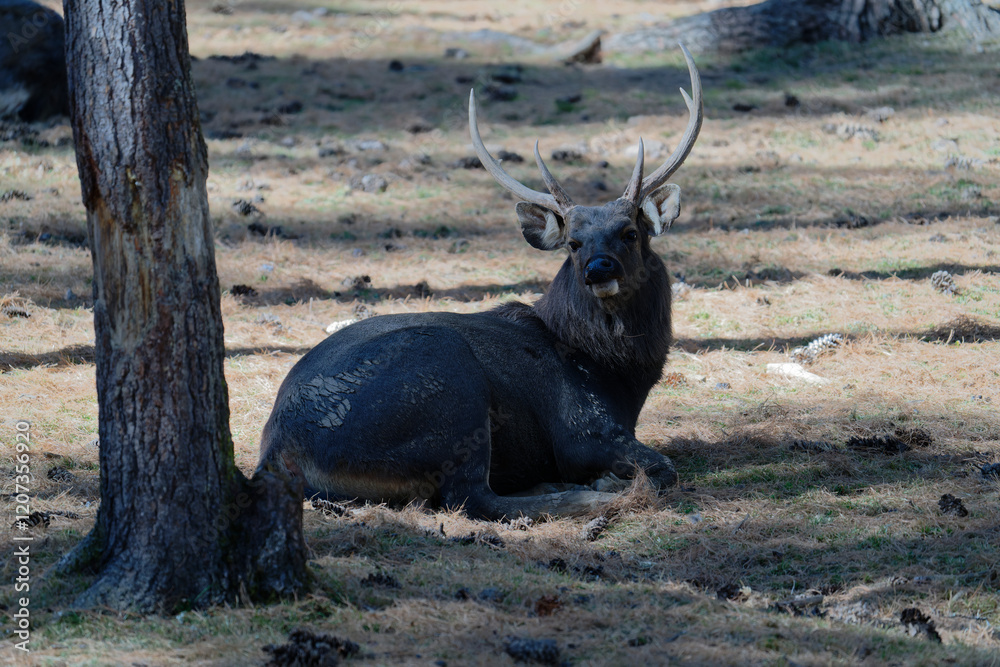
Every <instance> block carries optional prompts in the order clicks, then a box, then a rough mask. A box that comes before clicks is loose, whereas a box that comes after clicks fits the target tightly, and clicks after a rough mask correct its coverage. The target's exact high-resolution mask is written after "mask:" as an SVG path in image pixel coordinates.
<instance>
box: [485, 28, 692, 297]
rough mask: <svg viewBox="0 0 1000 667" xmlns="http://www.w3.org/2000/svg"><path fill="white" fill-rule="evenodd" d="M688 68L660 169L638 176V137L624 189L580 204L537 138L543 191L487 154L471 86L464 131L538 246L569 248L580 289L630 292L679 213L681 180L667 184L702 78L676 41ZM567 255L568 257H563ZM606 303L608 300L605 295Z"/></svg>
mask: <svg viewBox="0 0 1000 667" xmlns="http://www.w3.org/2000/svg"><path fill="white" fill-rule="evenodd" d="M681 50H682V51H683V52H684V58H685V60H686V61H687V66H688V72H689V73H690V75H691V91H692V94H693V96H694V99H693V100H692V98H691V97H689V96H688V94H687V93H686V92H685V91H684V89H683V88H682V89H681V95H683V96H684V101H685V102H686V104H687V107H688V112H689V120H688V124H687V129H686V130H685V131H684V136H683V137H682V138H681V141H680V143H679V144H678V146H677V148H676V149H675V150H674V152H673V154H671V155H670V157H669V158H667V160H666V162H664V163H663V164H662V165H661V166H660V167H659V169H657V170H656V171H654V172H653V173H652V174H650V175H649V176H647V177H646V178H643V145H642V140H641V139H640V140H639V154H638V157H637V158H636V162H635V169H634V170H633V171H632V178H631V180H630V181H629V183H628V186H627V187H626V188H625V193H624V194H623V195H622V196H621V197H619V198H618V199H616V200H615V201H612V202H609V203H607V204H604V205H603V206H579V205H577V204H575V203H574V202H573V200H572V199H571V198H570V196H569V195H568V194H567V193H566V191H565V190H564V189H563V188H562V186H561V185H559V182H558V181H556V179H555V177H553V176H552V174H551V172H549V170H548V168H547V167H546V166H545V162H543V161H542V156H541V154H540V153H539V152H538V142H537V141H536V142H535V161H536V162H537V163H538V169H539V170H540V171H541V173H542V179H543V180H544V181H545V187H546V188H548V190H549V191H548V192H538V191H536V190H532V189H531V188H529V187H527V186H525V185H524V184H522V183H520V182H518V181H517V180H515V179H514V178H512V177H511V176H510V175H509V174H508V173H507V172H506V171H504V169H503V167H501V166H500V163H499V162H498V161H497V160H496V159H495V158H494V157H493V156H492V155H490V153H489V151H487V150H486V146H484V145H483V140H482V138H481V137H480V136H479V126H478V123H477V120H476V96H475V91H472V92H471V93H470V94H469V131H470V133H471V135H472V144H473V146H474V147H475V149H476V155H478V156H479V159H480V161H481V162H482V163H483V166H484V167H485V168H486V170H487V171H488V172H489V173H490V174H491V175H492V176H493V178H494V179H496V181H497V183H499V184H500V185H501V186H502V187H504V188H505V189H507V190H508V191H509V192H511V193H512V194H513V195H514V196H516V197H518V198H519V199H521V201H519V202H518V203H517V206H516V211H517V217H518V220H519V221H520V223H521V232H522V233H523V234H524V238H525V239H526V240H527V241H528V243H529V244H531V245H532V246H534V247H535V248H538V249H539V250H555V249H557V248H566V249H568V250H569V262H572V265H573V267H574V269H575V271H574V272H573V273H574V274H575V275H576V277H577V279H578V280H579V281H580V282H581V283H582V286H584V287H585V289H587V290H589V291H590V292H591V293H592V294H593V296H595V297H597V298H598V299H600V300H602V301H614V300H615V299H616V297H617V298H618V299H620V298H625V297H627V295H631V294H634V293H635V291H636V288H637V285H633V284H631V283H634V282H635V280H636V276H638V275H640V274H641V271H642V268H643V266H644V257H645V254H646V253H647V252H648V251H649V239H650V238H651V237H653V236H658V235H660V234H662V233H663V232H664V231H665V230H667V229H669V228H670V225H671V223H672V222H673V221H674V220H675V219H676V218H677V216H678V215H680V188H679V187H677V186H676V185H673V184H665V183H666V180H667V179H668V178H670V176H671V175H672V174H673V173H674V172H675V171H677V169H678V168H679V167H680V166H681V164H683V163H684V160H685V159H686V158H687V156H688V154H689V153H690V152H691V149H692V148H693V147H694V143H695V141H696V140H697V138H698V132H699V131H700V130H701V123H702V93H701V78H700V77H699V75H698V68H697V67H696V66H695V64H694V59H693V58H692V57H691V53H690V52H689V51H688V50H687V49H686V48H685V47H684V46H683V45H681ZM569 262H568V263H569ZM608 306H611V303H608Z"/></svg>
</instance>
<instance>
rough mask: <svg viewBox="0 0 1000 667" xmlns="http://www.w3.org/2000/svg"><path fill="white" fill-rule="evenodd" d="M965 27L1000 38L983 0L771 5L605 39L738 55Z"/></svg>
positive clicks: (614, 45)
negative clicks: (736, 53)
mask: <svg viewBox="0 0 1000 667" xmlns="http://www.w3.org/2000/svg"><path fill="white" fill-rule="evenodd" d="M949 25H953V26H960V27H962V28H964V29H965V30H966V32H967V33H968V34H969V35H970V36H971V37H972V38H973V39H974V40H976V41H984V40H988V39H997V38H1000V11H997V10H995V9H992V8H990V7H988V6H986V5H984V4H983V3H982V2H981V1H980V0H767V1H766V2H761V3H759V4H756V5H749V6H747V7H728V8H725V9H718V10H715V11H712V12H707V13H704V14H697V15H695V16H690V17H686V18H683V19H679V20H677V21H674V22H673V23H671V24H669V25H667V26H662V27H654V28H644V29H642V30H637V31H635V32H632V33H626V34H621V35H615V36H613V37H611V38H609V39H607V40H605V43H604V48H605V49H606V50H608V51H625V52H629V51H631V52H635V51H654V50H660V49H666V48H672V47H673V46H674V45H675V44H676V43H677V42H683V43H684V44H685V45H686V46H687V47H688V48H689V49H691V50H692V51H701V52H706V51H723V52H738V51H745V50H747V49H754V48H761V47H777V48H781V47H787V46H791V45H792V44H797V43H815V42H820V41H824V40H842V41H849V42H863V41H866V40H870V39H873V38H876V37H883V36H885V35H892V34H897V33H902V32H936V31H938V30H940V29H942V28H944V27H947V26H949Z"/></svg>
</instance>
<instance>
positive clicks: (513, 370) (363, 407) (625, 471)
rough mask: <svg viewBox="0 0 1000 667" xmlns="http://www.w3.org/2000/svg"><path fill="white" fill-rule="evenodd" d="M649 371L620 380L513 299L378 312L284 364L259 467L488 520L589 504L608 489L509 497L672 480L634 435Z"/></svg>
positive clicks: (352, 493) (310, 484) (312, 491)
mask: <svg viewBox="0 0 1000 667" xmlns="http://www.w3.org/2000/svg"><path fill="white" fill-rule="evenodd" d="M656 376H657V377H658V376H659V369H657V372H656ZM655 380H656V378H655V377H654V378H652V382H655ZM636 382H639V383H640V384H644V385H647V386H629V385H634V384H635V383H636ZM652 382H650V381H649V380H648V379H647V380H646V381H645V382H643V381H642V379H640V378H635V377H632V378H630V379H629V381H628V382H627V383H626V384H623V382H622V378H619V377H614V376H613V375H612V374H611V373H609V372H608V371H607V370H606V369H604V368H602V367H601V366H600V365H598V364H597V363H595V362H594V361H593V360H592V359H590V357H588V356H587V355H586V354H584V353H581V352H578V351H573V350H571V349H569V348H566V347H565V346H563V345H561V344H559V342H558V341H557V340H556V339H555V337H554V336H553V335H552V334H551V333H550V332H549V331H548V329H547V328H546V327H545V325H544V324H543V323H542V322H541V320H540V319H538V318H537V317H536V316H535V315H534V314H533V313H532V312H531V309H530V308H529V307H528V306H525V305H522V304H512V305H508V306H502V307H501V308H500V309H498V310H495V311H491V312H487V313H482V314H453V313H419V314H411V315H386V316H381V317H375V318H371V319H367V320H362V321H361V322H358V323H355V324H352V325H351V326H348V327H346V328H344V329H342V330H340V331H338V332H336V333H335V334H333V335H332V336H330V337H329V338H327V339H326V340H325V341H323V342H322V343H320V344H319V345H318V346H316V347H315V348H314V349H313V350H311V351H310V352H309V353H308V354H306V355H305V356H304V357H303V358H302V360H301V361H300V362H299V363H298V364H296V366H295V367H294V368H293V369H292V371H291V372H290V373H289V375H288V377H287V378H286V379H285V381H284V383H283V384H282V386H281V389H280V390H279V391H278V397H277V400H276V402H275V408H274V411H273V412H272V414H271V417H270V419H269V420H268V422H267V424H266V425H265V427H264V435H263V438H262V441H261V466H264V465H268V464H271V465H274V466H276V467H277V468H279V469H282V470H284V471H286V472H287V473H289V474H291V475H293V476H298V477H301V478H303V480H304V482H305V486H306V495H307V496H315V495H319V496H321V497H324V498H328V499H355V498H357V499H365V500H370V501H375V502H387V503H390V504H392V505H404V504H406V503H409V502H413V501H420V500H423V501H426V502H427V503H428V504H430V505H431V506H447V507H452V508H463V509H464V510H465V512H466V513H467V514H468V515H470V516H472V517H475V518H484V519H501V518H504V517H515V516H518V515H524V516H532V517H537V516H541V515H543V514H553V515H576V514H586V513H588V512H591V511H593V510H597V509H600V507H602V506H603V505H604V504H605V503H607V502H608V501H609V500H611V499H612V498H614V495H613V494H609V493H602V492H596V491H592V490H589V489H587V488H583V487H582V486H581V487H580V488H572V489H571V490H562V491H559V492H557V493H542V494H539V495H530V496H520V497H518V496H510V495H508V494H515V493H521V492H526V491H529V490H530V489H532V488H533V487H537V486H539V485H543V484H546V483H563V484H570V485H586V484H590V483H591V482H593V481H594V480H595V479H598V478H600V477H602V476H603V475H605V474H606V473H608V472H613V473H615V474H616V475H618V476H621V477H629V476H632V474H634V470H635V466H636V465H640V466H642V467H643V468H644V469H645V470H646V471H647V473H648V474H649V475H650V476H651V478H653V479H657V480H659V481H660V483H661V485H669V484H671V483H673V481H674V480H675V479H676V475H675V473H674V470H673V466H672V465H671V463H670V461H669V459H667V458H666V457H664V456H662V455H660V454H658V453H656V452H654V451H653V450H651V449H649V448H648V447H646V446H644V445H642V444H641V443H639V442H638V441H637V440H636V439H635V424H636V420H637V418H638V414H639V410H640V409H641V407H642V403H643V400H644V399H645V397H646V393H647V392H648V390H649V387H650V386H651V384H652Z"/></svg>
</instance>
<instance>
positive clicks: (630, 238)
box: [622, 229, 639, 243]
mask: <svg viewBox="0 0 1000 667" xmlns="http://www.w3.org/2000/svg"><path fill="white" fill-rule="evenodd" d="M638 238H639V235H638V234H637V233H636V231H635V230H634V229H630V230H628V231H627V232H625V233H624V234H622V240H623V241H625V242H626V243H635V241H636V240H638Z"/></svg>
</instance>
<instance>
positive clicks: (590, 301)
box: [259, 45, 703, 520]
mask: <svg viewBox="0 0 1000 667" xmlns="http://www.w3.org/2000/svg"><path fill="white" fill-rule="evenodd" d="M681 50H682V51H683V54H684V58H685V61H686V63H687V68H688V72H689V75H690V78H691V96H689V95H688V93H687V92H686V91H685V90H684V89H683V88H681V94H682V96H683V98H684V102H685V104H686V105H687V109H688V122H687V127H686V129H685V131H684V134H683V136H682V138H681V139H680V141H679V143H678V145H677V147H676V148H675V149H674V151H673V153H672V154H671V155H670V156H669V157H668V158H667V159H666V161H665V162H664V163H663V164H662V165H661V166H660V167H659V168H657V169H656V170H655V171H653V173H651V174H649V175H648V176H646V177H645V178H644V177H643V170H644V164H643V161H644V157H643V144H642V140H641V139H640V140H639V151H638V155H637V158H636V162H635V167H634V169H633V171H632V176H631V179H630V180H629V182H628V185H627V186H626V187H625V191H624V194H623V195H622V196H621V197H619V198H618V199H616V200H614V201H611V202H608V203H605V204H603V205H599V206H584V205H578V204H576V203H574V202H573V200H572V199H571V198H570V196H569V194H567V192H566V191H565V190H564V189H563V187H562V186H561V185H560V184H559V182H558V181H557V180H556V179H555V178H554V177H553V175H552V174H551V172H550V171H549V170H548V168H547V167H546V165H545V163H544V161H543V160H542V157H541V154H540V153H539V150H538V142H537V141H536V142H535V150H534V153H535V161H536V162H537V164H538V169H539V171H540V172H541V176H542V180H543V181H544V184H545V187H546V189H547V190H548V192H540V191H536V190H533V189H531V188H529V187H527V186H525V185H524V184H522V183H521V182H519V181H517V180H515V179H514V178H513V177H511V176H510V175H509V174H508V173H507V172H506V171H505V170H504V168H503V167H502V166H501V164H500V162H499V161H497V160H496V159H495V158H494V157H493V156H492V155H491V154H490V153H489V151H488V150H487V148H486V146H485V145H484V144H483V140H482V138H481V137H480V133H479V124H478V119H477V105H476V95H475V90H474V89H473V90H472V91H470V93H469V131H470V134H471V137H472V143H473V146H474V148H475V152H476V155H478V157H479V159H480V161H481V162H482V164H483V166H484V167H485V169H486V171H487V172H488V173H489V174H490V175H491V176H492V177H493V179H494V180H495V181H496V183H497V184H499V185H500V186H501V187H502V188H504V189H506V190H507V191H509V192H510V193H511V194H513V195H514V196H515V197H516V198H517V199H518V200H519V201H518V202H517V204H516V206H515V213H516V215H517V219H518V221H519V223H520V228H521V233H522V235H523V236H524V239H525V240H526V241H527V242H528V244H530V245H531V246H532V247H534V248H537V249H538V250H542V251H548V252H551V251H555V250H565V251H566V253H567V257H566V259H565V261H564V262H563V264H562V266H561V268H560V269H559V271H558V272H557V274H556V276H555V278H554V279H553V280H552V283H551V284H550V285H549V287H548V289H547V290H546V292H545V293H544V294H543V295H542V296H541V297H540V298H539V299H537V301H536V302H535V303H534V304H533V305H529V304H525V303H522V302H518V301H513V302H506V303H503V304H501V305H499V306H497V307H495V308H493V309H492V310H488V311H485V312H480V313H465V314H459V313H447V312H427V313H411V314H395V315H382V316H376V317H371V318H368V319H364V320H361V321H358V322H356V323H354V324H351V325H350V326H346V327H344V328H342V329H340V330H338V331H336V332H335V333H333V334H332V335H330V336H329V337H328V338H326V339H325V340H323V341H322V342H321V343H319V344H318V345H317V346H316V347H314V348H313V349H312V350H310V351H309V352H308V353H306V354H305V355H304V356H303V357H302V358H301V359H300V360H299V361H298V362H297V363H296V364H295V365H294V367H293V368H292V369H291V371H290V372H289V373H288V375H287V377H286V378H285V380H284V382H283V383H282V384H281V387H280V388H279V390H278V394H277V397H276V399H275V403H274V408H273V410H272V412H271V414H270V417H269V418H268V420H267V423H266V424H265V426H264V429H263V433H262V437H261V441H260V463H259V467H260V468H265V467H270V469H276V470H278V471H280V472H282V473H284V474H287V475H289V476H291V477H293V478H296V479H301V480H302V484H303V488H304V490H305V494H306V496H307V497H316V496H319V497H321V498H324V499H327V500H354V499H357V500H365V501H371V502H376V503H386V504H389V505H392V506H404V505H407V504H409V503H415V502H418V503H424V504H425V505H427V506H430V507H443V508H451V509H459V510H462V511H464V512H465V514H466V515H468V516H469V517H471V518H474V519H485V520H503V519H508V520H510V519H514V518H517V517H522V516H523V517H529V518H533V519H535V518H539V517H543V516H554V517H560V516H581V515H587V514H592V513H596V512H600V511H602V509H603V508H606V507H607V505H608V504H609V503H611V502H612V501H614V500H615V499H616V498H617V497H619V495H618V494H617V493H614V492H609V491H607V490H606V489H607V488H608V486H607V485H605V484H601V483H600V482H601V480H608V479H612V480H614V479H617V480H620V481H627V480H629V479H633V478H634V477H636V476H637V475H639V474H640V473H641V474H644V475H645V476H646V478H647V479H648V480H649V482H650V483H651V484H653V485H655V486H656V488H657V489H659V490H665V489H667V488H669V487H671V486H673V485H674V484H676V482H677V473H676V470H675V468H674V465H673V463H672V461H671V460H670V458H668V457H667V456H665V455H664V454H662V453H660V452H657V451H655V450H654V449H652V448H650V447H648V446H646V445H644V444H643V443H641V442H639V440H637V439H636V436H635V430H636V424H637V422H638V419H639V413H640V411H641V410H642V406H643V404H644V403H645V401H646V398H647V396H648V394H649V392H650V390H651V389H652V388H653V386H654V385H655V384H656V383H657V382H658V381H659V379H660V377H661V374H662V372H663V368H664V366H665V364H666V359H667V353H668V349H669V347H670V345H671V342H672V332H671V323H670V296H671V290H670V277H669V275H668V272H667V268H666V266H665V264H664V263H663V261H662V259H661V258H660V257H659V255H658V254H657V253H656V252H654V251H653V250H652V249H651V247H650V240H651V239H652V238H654V237H657V236H659V235H661V234H663V233H664V232H665V231H666V230H667V229H669V228H670V226H671V224H672V223H673V221H674V220H675V219H676V218H677V217H678V216H679V215H680V188H679V187H678V186H677V185H675V184H670V183H666V181H667V179H668V178H669V177H670V176H671V175H672V174H674V173H675V172H676V171H677V169H678V168H680V166H681V165H682V164H683V163H684V161H685V160H686V159H687V157H688V155H689V153H690V152H691V150H692V148H693V147H694V144H695V141H696V140H697V138H698V133H699V131H700V130H701V125H702V117H703V104H702V91H701V80H700V77H699V74H698V69H697V67H696V66H695V63H694V59H693V58H692V56H691V54H690V52H689V51H688V50H687V49H686V48H685V47H684V46H683V45H681ZM692 96H693V97H692ZM602 488H604V489H605V490H601V489H602Z"/></svg>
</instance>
